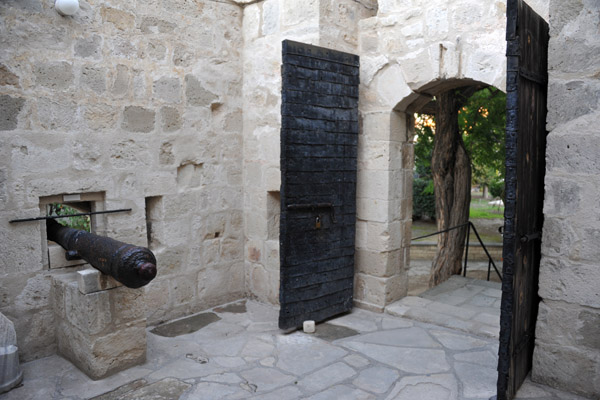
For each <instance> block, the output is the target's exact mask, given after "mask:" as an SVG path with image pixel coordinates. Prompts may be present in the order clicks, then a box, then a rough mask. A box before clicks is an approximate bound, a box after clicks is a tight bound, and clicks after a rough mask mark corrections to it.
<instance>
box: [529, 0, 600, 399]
mask: <svg viewBox="0 0 600 400" xmlns="http://www.w3.org/2000/svg"><path fill="white" fill-rule="evenodd" d="M599 26H600V4H599V3H598V2H597V1H587V0H551V1H550V46H549V47H550V48H549V52H548V53H549V60H548V61H549V95H548V119H547V127H548V130H549V131H550V133H549V136H548V145H547V150H546V162H547V165H546V181H545V191H546V193H545V200H544V231H543V236H542V237H543V239H542V261H541V266H540V281H539V295H540V296H541V298H542V302H541V303H540V311H539V315H538V321H537V326H536V345H535V351H534V357H533V371H532V378H533V379H534V380H535V381H537V382H543V383H545V384H548V385H551V386H557V387H560V388H563V389H567V390H569V391H572V392H575V393H579V394H582V395H585V396H587V397H590V398H598V397H600V380H599V379H598V377H599V376H600V330H599V329H598V327H599V326H600V265H599V263H598V260H600V228H599V224H598V221H600V209H599V208H598V187H599V186H600V164H599V163H598V154H599V151H600V128H599V126H600V29H599Z"/></svg>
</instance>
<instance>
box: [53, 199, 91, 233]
mask: <svg viewBox="0 0 600 400" xmlns="http://www.w3.org/2000/svg"><path fill="white" fill-rule="evenodd" d="M49 207H50V208H49V211H48V215H49V216H51V215H56V216H58V215H70V214H79V213H81V211H79V210H76V209H74V208H73V207H69V206H67V205H65V204H60V203H53V204H50V206H49ZM56 221H58V223H59V224H61V225H64V226H68V227H69V228H75V229H82V230H84V231H87V232H91V223H90V216H89V215H81V216H77V217H68V218H57V219H56Z"/></svg>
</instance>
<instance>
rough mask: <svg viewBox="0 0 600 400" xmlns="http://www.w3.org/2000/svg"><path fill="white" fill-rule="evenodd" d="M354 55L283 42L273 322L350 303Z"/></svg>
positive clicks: (292, 321) (327, 313) (295, 323)
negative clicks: (277, 262)
mask: <svg viewBox="0 0 600 400" xmlns="http://www.w3.org/2000/svg"><path fill="white" fill-rule="evenodd" d="M358 67H359V59H358V56H355V55H352V54H347V53H342V52H338V51H333V50H328V49H324V48H320V47H316V46H311V45H306V44H302V43H297V42H292V41H288V40H286V41H284V42H283V65H282V104H281V219H280V257H281V266H280V268H281V280H280V289H279V300H280V305H281V310H280V314H279V327H280V328H282V329H287V328H292V327H300V326H302V323H303V321H305V320H315V321H322V320H324V319H326V318H329V317H331V316H334V315H336V314H339V313H341V312H345V311H349V310H350V309H351V308H352V292H353V280H354V229H355V220H356V216H355V214H356V156H357V144H358V83H359V70H358Z"/></svg>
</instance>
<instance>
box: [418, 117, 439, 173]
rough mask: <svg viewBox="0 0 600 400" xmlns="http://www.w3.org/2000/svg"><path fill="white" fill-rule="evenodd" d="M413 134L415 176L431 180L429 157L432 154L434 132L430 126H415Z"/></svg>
mask: <svg viewBox="0 0 600 400" xmlns="http://www.w3.org/2000/svg"><path fill="white" fill-rule="evenodd" d="M415 134H416V137H415V167H416V173H417V176H419V177H421V178H425V177H430V178H431V177H432V175H431V155H432V154H433V139H434V138H435V134H434V131H433V129H432V128H431V126H425V125H422V124H417V125H416V126H415Z"/></svg>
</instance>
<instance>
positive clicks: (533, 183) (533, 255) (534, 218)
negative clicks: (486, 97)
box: [498, 0, 548, 400]
mask: <svg viewBox="0 0 600 400" xmlns="http://www.w3.org/2000/svg"><path fill="white" fill-rule="evenodd" d="M507 19H508V20H507V42H508V45H507V82H506V89H507V105H506V107H507V114H506V115H507V119H506V207H505V212H504V249H503V258H504V265H503V279H502V310H501V316H500V348H499V362H498V399H499V400H505V399H508V400H510V399H512V398H513V397H514V395H515V394H516V391H517V390H518V388H519V387H520V386H521V383H523V380H524V379H525V377H526V376H527V374H528V373H529V371H530V370H531V360H532V356H533V347H534V339H535V323H536V319H537V311H538V304H539V297H538V272H539V265H540V247H541V232H542V223H543V213H542V206H543V201H544V173H545V153H546V135H547V132H546V98H547V87H548V66H547V65H548V64H547V58H548V24H547V23H546V22H545V21H544V20H543V19H542V18H541V17H540V16H539V15H537V14H536V13H535V12H534V11H533V10H532V9H531V8H530V7H529V6H528V5H527V4H525V3H524V2H523V1H522V0H509V1H508V7H507Z"/></svg>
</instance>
